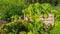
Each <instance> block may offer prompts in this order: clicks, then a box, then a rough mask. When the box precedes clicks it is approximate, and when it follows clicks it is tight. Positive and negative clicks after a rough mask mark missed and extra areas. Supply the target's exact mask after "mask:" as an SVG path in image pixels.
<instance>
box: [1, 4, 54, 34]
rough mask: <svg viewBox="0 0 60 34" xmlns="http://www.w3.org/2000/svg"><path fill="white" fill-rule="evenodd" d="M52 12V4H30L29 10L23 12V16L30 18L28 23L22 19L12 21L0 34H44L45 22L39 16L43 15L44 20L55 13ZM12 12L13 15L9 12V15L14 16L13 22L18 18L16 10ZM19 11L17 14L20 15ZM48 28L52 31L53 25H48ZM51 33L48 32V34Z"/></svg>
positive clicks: (3, 27)
mask: <svg viewBox="0 0 60 34" xmlns="http://www.w3.org/2000/svg"><path fill="white" fill-rule="evenodd" d="M16 9H17V8H16ZM18 10H19V9H17V10H16V11H18ZM52 10H54V9H51V5H50V4H46V3H45V4H39V3H35V4H30V5H29V7H28V8H26V9H23V10H22V14H23V15H22V16H26V17H28V18H27V19H28V20H27V21H26V20H24V19H25V18H24V19H22V18H21V20H20V21H18V20H16V21H15V22H14V21H12V22H10V23H8V24H5V25H3V26H2V27H1V28H0V32H1V34H44V33H45V31H44V27H43V21H42V20H41V19H40V18H39V16H41V15H43V17H44V18H47V17H48V14H49V13H52V12H53V11H52ZM10 11H11V14H10V12H9V14H8V15H9V16H10V15H12V16H11V17H12V20H15V19H16V18H17V16H16V12H15V9H11V10H10ZM12 11H14V12H12ZM19 11H20V10H19ZM19 11H18V12H17V14H19ZM13 13H14V14H13ZM53 13H54V12H53ZM20 14H21V13H20ZM46 16H47V17H46ZM45 28H46V27H45ZM47 28H50V29H51V24H50V25H49V24H48V25H47ZM50 29H49V31H50ZM49 31H47V32H46V34H47V33H48V32H49Z"/></svg>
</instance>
